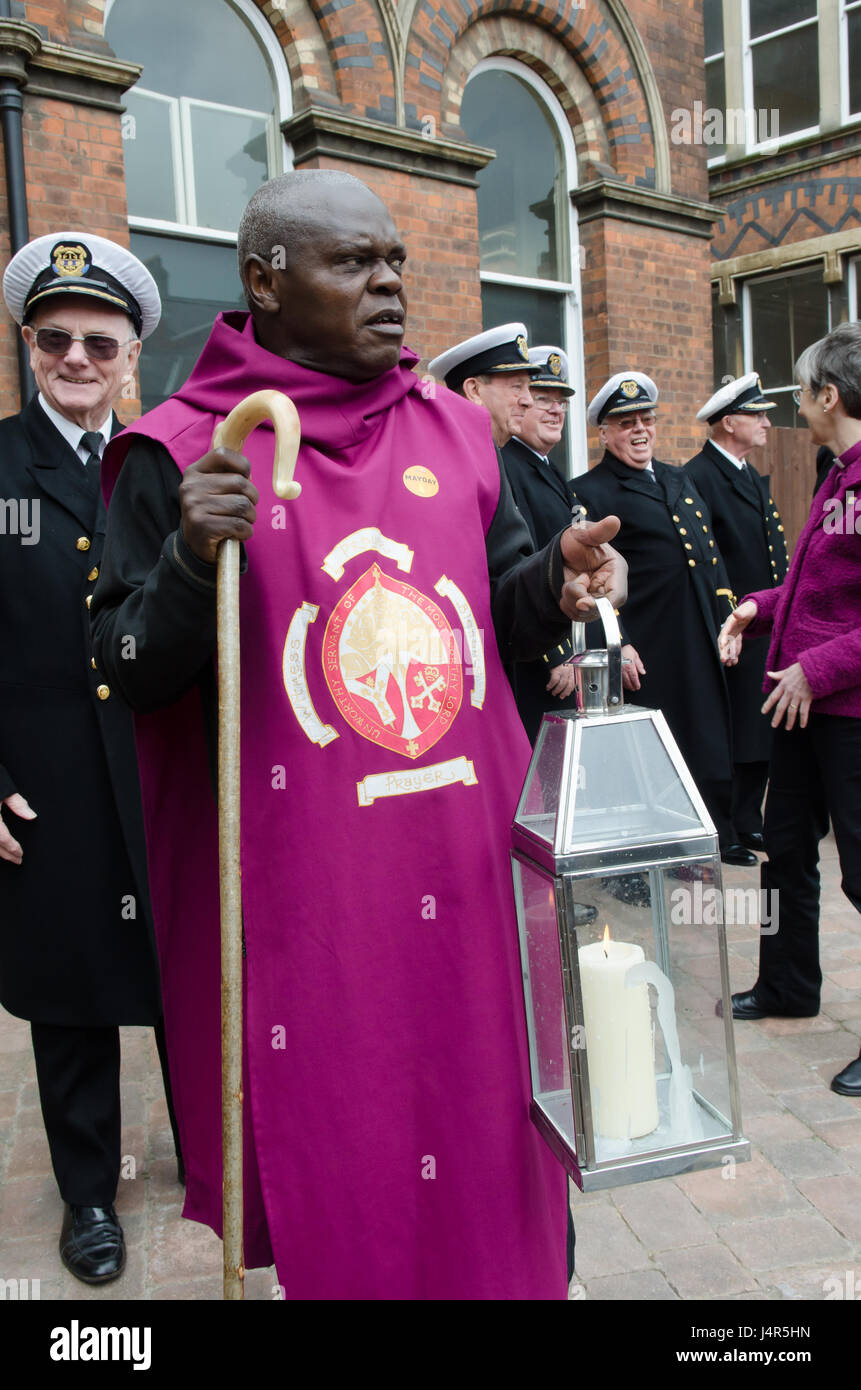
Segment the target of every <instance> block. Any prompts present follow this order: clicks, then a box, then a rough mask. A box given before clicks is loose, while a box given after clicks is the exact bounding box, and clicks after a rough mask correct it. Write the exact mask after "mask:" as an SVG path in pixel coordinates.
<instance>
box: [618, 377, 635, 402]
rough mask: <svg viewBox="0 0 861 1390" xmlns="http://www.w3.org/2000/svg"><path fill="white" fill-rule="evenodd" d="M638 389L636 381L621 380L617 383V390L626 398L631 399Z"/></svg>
mask: <svg viewBox="0 0 861 1390" xmlns="http://www.w3.org/2000/svg"><path fill="white" fill-rule="evenodd" d="M639 389H640V388H639V386H638V385H637V383H636V381H622V382H620V383H619V390H620V391H621V392H622V395H623V396H627V397H628V400H632V399H633V397H634V396H636V394H637V392H638V391H639Z"/></svg>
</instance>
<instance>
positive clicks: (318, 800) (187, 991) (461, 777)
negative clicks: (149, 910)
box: [107, 314, 566, 1299]
mask: <svg viewBox="0 0 861 1390" xmlns="http://www.w3.org/2000/svg"><path fill="white" fill-rule="evenodd" d="M416 360H417V359H416V358H415V356H414V355H413V354H412V353H410V352H408V351H406V350H405V351H404V353H403V356H402V360H401V363H400V365H399V366H398V367H396V368H394V369H393V370H391V371H388V372H386V373H385V374H384V375H383V376H381V377H378V378H377V379H376V380H374V381H371V382H367V383H352V382H349V381H346V380H344V379H342V378H339V377H330V376H327V375H324V374H322V373H319V372H314V371H310V370H308V369H306V368H303V367H299V366H297V365H296V364H294V363H292V362H288V361H285V360H283V359H281V358H279V357H276V356H273V355H272V354H270V353H268V352H266V351H265V350H264V349H263V348H261V347H260V346H259V345H258V344H257V342H256V341H255V339H254V336H253V333H252V329H251V322H250V319H248V318H247V317H246V316H244V315H237V314H231V315H228V316H224V317H220V318H219V319H218V320H217V322H216V324H215V326H214V328H213V332H212V335H211V337H210V339H209V341H208V343H207V345H206V347H205V348H204V350H203V353H202V355H201V357H200V359H199V361H198V363H197V365H196V366H195V369H194V371H193V373H192V375H191V377H190V378H189V380H188V381H187V382H186V384H185V385H184V386H183V387H182V389H181V390H180V391H179V392H178V393H177V395H175V396H174V397H172V398H171V399H170V400H168V401H167V402H165V404H164V405H162V406H160V407H159V408H158V409H156V410H154V411H153V412H152V413H150V414H149V415H147V416H145V417H144V418H143V419H142V420H141V421H140V422H139V423H138V424H137V425H135V426H134V427H132V428H131V429H129V430H127V431H126V432H125V433H124V434H123V435H122V436H120V438H119V440H118V441H117V443H116V445H115V446H114V448H113V452H112V454H111V456H110V461H109V465H108V469H107V472H108V475H109V480H108V486H109V487H110V486H111V484H112V481H113V480H114V479H115V478H116V475H117V473H118V471H119V467H120V465H121V462H122V459H123V457H124V455H125V452H126V450H127V449H128V447H129V445H131V444H132V443H133V442H134V439H135V436H139V435H144V436H146V437H148V438H150V439H154V440H159V441H160V442H161V443H163V444H164V445H165V447H166V448H167V449H168V450H169V452H170V454H171V455H172V457H173V458H174V460H175V461H176V464H177V466H178V467H179V469H181V470H184V469H185V468H186V467H187V466H188V465H189V464H190V463H192V462H193V461H194V460H195V459H198V458H200V457H201V456H202V455H203V454H205V453H206V452H207V450H208V449H209V447H210V440H211V437H212V431H213V427H214V425H215V424H216V423H217V421H218V420H219V419H221V418H223V417H224V415H225V414H226V413H227V411H228V410H229V409H230V408H231V407H232V406H233V405H235V404H236V403H237V402H238V401H239V400H240V399H241V398H242V397H244V396H246V395H247V394H249V393H250V392H252V391H256V390H259V389H262V388H273V387H274V388H277V389H280V390H283V391H285V392H287V393H288V394H289V395H290V396H291V397H292V399H293V400H294V402H295V404H296V406H297V409H298V411H299V416H300V419H301V423H302V435H303V443H302V447H301V450H300V454H299V460H298V464H297V467H296V479H297V481H298V482H300V483H301V485H302V495H301V497H300V498H299V499H298V500H297V501H295V502H287V503H285V502H282V501H280V500H279V499H278V498H277V497H276V496H275V495H274V493H273V492H272V454H273V435H272V432H271V430H270V429H268V428H266V427H263V428H261V429H258V430H257V431H255V433H254V434H252V435H251V436H250V438H249V439H248V442H247V444H246V446H245V452H246V454H247V456H248V458H249V459H250V461H251V467H252V476H253V479H254V482H255V484H256V486H257V487H258V488H259V490H260V494H261V500H260V503H259V505H258V508H257V523H256V526H255V530H254V535H253V537H252V539H251V540H250V541H249V542H248V545H247V554H248V569H247V572H246V573H245V574H244V575H243V577H242V581H241V585H240V588H241V624H242V897H243V912H244V929H245V943H246V960H245V965H246V995H247V999H246V1013H245V1040H246V1067H247V1084H246V1096H247V1104H246V1108H245V1112H246V1142H245V1163H246V1178H245V1199H246V1263H247V1264H248V1265H261V1264H267V1263H269V1262H271V1260H272V1259H273V1257H274V1261H275V1264H276V1266H277V1270H278V1280H279V1282H280V1283H281V1284H282V1285H283V1288H284V1292H285V1296H286V1297H287V1298H301V1299H330V1298H334V1299H362V1298H367V1299H555V1298H564V1296H565V1287H566V1271H565V1193H566V1184H565V1177H564V1174H563V1171H562V1169H561V1167H559V1165H558V1164H557V1163H556V1161H555V1160H554V1159H553V1157H552V1156H551V1154H550V1152H549V1150H548V1149H547V1148H546V1146H545V1145H544V1143H543V1141H542V1140H541V1138H540V1137H539V1135H538V1133H537V1131H536V1130H535V1129H534V1128H533V1126H532V1125H531V1123H530V1121H529V1115H528V1108H529V1097H530V1087H529V1072H528V1060H527V1049H526V1032H525V1025H524V1017H523V997H522V991H521V982H520V967H519V960H518V950H517V932H516V925H515V915H514V904H513V896H512V886H511V876H510V868H509V859H508V843H509V829H510V825H511V821H512V817H513V813H514V809H515V805H516V801H517V797H518V793H519V790H520V787H521V783H522V780H523V777H524V774H525V771H526V767H527V764H528V760H529V745H528V742H527V739H526V736H525V734H524V732H523V729H522V726H521V724H520V721H519V719H518V715H517V710H516V708H515V705H514V700H513V698H512V694H511V691H510V688H509V685H508V682H507V680H506V677H505V675H504V672H503V669H502V665H501V662H500V658H499V654H498V651H497V646H496V641H495V638H494V633H493V626H492V623H491V614H490V599H489V581H488V572H487V562H486V554H485V533H486V532H487V529H488V527H489V525H490V522H491V519H492V517H493V515H494V511H495V509H496V506H497V501H498V496H499V485H500V484H499V472H498V465H497V457H496V453H495V450H494V447H493V443H492V440H491V434H490V426H489V420H488V418H487V417H486V416H484V415H483V413H482V412H479V411H478V410H476V409H475V407H473V406H471V405H469V404H467V403H466V402H465V401H462V400H461V399H459V398H458V397H456V396H454V395H452V394H451V393H450V392H447V391H444V390H443V389H442V388H438V387H435V386H428V384H426V383H423V382H422V381H421V380H420V379H419V378H418V377H417V376H416V375H415V373H414V372H413V371H412V370H411V368H412V366H413V364H414V363H415V361H416ZM136 726H137V738H138V751H139V756H140V761H141V773H142V786H143V796H144V806H145V817H146V829H147V839H148V850H149V865H150V873H151V886H152V897H153V905H154V911H155V920H156V927H157V932H158V941H159V951H160V957H161V966H162V973H163V980H164V1002H165V1014H166V1024H167V1037H168V1045H169V1050H170V1058H171V1074H172V1078H173V1083H174V1091H175V1098H176V1107H177V1111H178V1117H179V1125H180V1131H181V1137H182V1146H183V1153H184V1157H185V1161H186V1167H187V1173H188V1187H187V1198H186V1204H185V1211H184V1215H185V1216H187V1217H190V1218H192V1219H193V1220H197V1221H202V1222H205V1223H206V1224H208V1225H210V1226H212V1227H213V1229H215V1230H216V1231H219V1232H220V1228H221V1131H220V1123H221V1121H220V1025H219V926H218V923H219V904H218V851H217V834H216V810H215V805H214V801H213V798H212V793H211V790H210V777H209V770H208V762H207V749H206V746H205V737H204V729H203V721H202V719H201V705H200V696H199V693H198V691H197V689H194V690H192V691H190V692H189V693H188V694H187V695H186V696H185V697H184V698H183V699H182V700H180V701H179V702H177V703H176V704H174V705H171V706H169V707H167V708H165V709H163V710H161V711H159V712H157V713H155V714H147V715H139V716H137V720H136Z"/></svg>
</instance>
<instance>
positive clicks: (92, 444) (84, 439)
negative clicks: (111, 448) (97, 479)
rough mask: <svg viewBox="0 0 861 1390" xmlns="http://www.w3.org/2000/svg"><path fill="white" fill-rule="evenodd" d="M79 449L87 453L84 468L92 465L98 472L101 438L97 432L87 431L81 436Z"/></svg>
mask: <svg viewBox="0 0 861 1390" xmlns="http://www.w3.org/2000/svg"><path fill="white" fill-rule="evenodd" d="M80 447H81V448H82V449H86V450H87V451H88V455H89V457H88V458H87V461H86V467H87V468H90V467H91V466H92V465H93V464H95V465H96V472H98V470H99V466H100V464H101V461H102V453H101V449H102V436H101V434H100V433H99V431H98V430H87V431H86V432H85V433H84V434H82V435H81V440H80Z"/></svg>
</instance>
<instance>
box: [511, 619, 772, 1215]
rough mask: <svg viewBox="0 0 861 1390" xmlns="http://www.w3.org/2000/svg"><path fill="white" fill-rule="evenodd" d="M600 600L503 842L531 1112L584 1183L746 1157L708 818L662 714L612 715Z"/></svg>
mask: <svg viewBox="0 0 861 1390" xmlns="http://www.w3.org/2000/svg"><path fill="white" fill-rule="evenodd" d="M598 607H599V610H600V612H601V617H602V619H603V623H604V631H605V635H606V641H607V647H606V649H605V650H599V651H588V652H582V651H581V652H580V653H579V654H578V655H577V656H575V658H574V662H575V666H576V680H577V697H578V698H577V703H578V706H579V708H578V709H577V711H576V712H575V711H565V712H561V713H559V714H546V715H545V716H544V719H543V722H542V724H541V729H540V731H539V734H538V740H537V742H536V745H535V749H534V752H533V755H532V761H531V763H530V765H529V772H528V774H527V777H526V782H525V785H524V788H523V792H522V794H521V797H520V802H519V805H518V807H517V814H516V817H515V821H514V827H513V830H512V849H511V859H512V868H513V872H514V890H515V897H516V902H517V920H518V928H519V934H520V951H521V962H522V968H523V989H524V999H525V1004H526V1019H527V1028H528V1033H529V1056H530V1067H531V1073H532V1097H533V1098H532V1105H531V1114H532V1119H533V1121H534V1123H535V1124H536V1125H537V1126H538V1128H539V1129H540V1130H541V1132H542V1134H543V1135H544V1137H545V1139H546V1140H547V1142H548V1144H549V1145H550V1147H551V1149H552V1150H553V1152H554V1153H555V1154H556V1156H557V1158H559V1159H560V1161H561V1162H562V1163H563V1164H564V1166H565V1168H566V1169H567V1171H568V1172H569V1173H570V1174H571V1176H572V1177H573V1179H574V1181H575V1182H576V1183H577V1184H578V1186H579V1187H581V1188H582V1189H583V1190H584V1191H591V1190H593V1189H596V1188H600V1187H615V1186H618V1185H622V1184H624V1183H630V1182H640V1181H644V1180H646V1179H648V1178H656V1177H665V1176H667V1175H669V1174H674V1173H682V1172H687V1171H690V1170H691V1169H695V1168H708V1167H714V1166H718V1165H720V1164H721V1163H722V1162H724V1161H725V1160H726V1159H727V1157H728V1156H733V1157H734V1158H735V1160H737V1161H740V1160H744V1159H747V1158H749V1157H750V1146H749V1144H748V1142H747V1140H745V1139H744V1138H743V1137H742V1133H741V1112H740V1106H739V1094H738V1074H737V1070H736V1061H735V1048H734V1043H733V1032H732V1009H731V1003H730V987H729V971H728V966H727V953H726V932H725V926H724V913H723V892H722V883H721V864H720V855H719V853H718V847H717V836H716V834H715V829H714V825H713V823H712V821H711V819H710V817H709V814H708V811H707V810H706V808H705V805H704V803H703V801H702V798H701V797H700V794H699V792H698V791H697V788H696V785H695V783H694V781H693V779H692V777H691V775H690V773H689V771H688V769H687V767H686V766H685V763H684V761H683V759H682V756H681V754H680V752H679V750H678V747H677V746H676V743H675V740H674V739H673V736H672V734H671V733H670V731H669V728H668V727H667V722H666V720H665V719H664V717H663V715H662V714H661V713H659V712H658V711H656V710H648V709H642V708H639V707H637V706H632V707H629V708H627V709H626V708H625V706H624V701H623V697H622V656H621V648H620V637H619V627H618V623H617V622H616V617H615V614H614V611H613V608H612V606H611V605H610V604H609V603H608V602H607V600H606V599H599V600H598ZM578 629H579V631H578ZM581 634H582V625H575V650H576V648H577V646H578V645H581V644H580V643H578V640H577V639H578V637H580V635H581ZM717 998H720V999H722V1001H723V1016H722V1017H719V1016H718V1015H717V1014H716V1011H715V1000H716V999H717Z"/></svg>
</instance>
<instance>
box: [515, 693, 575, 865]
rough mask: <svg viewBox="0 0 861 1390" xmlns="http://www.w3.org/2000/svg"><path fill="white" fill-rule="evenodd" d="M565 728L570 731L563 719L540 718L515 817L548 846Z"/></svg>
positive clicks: (556, 807) (561, 782) (559, 784)
mask: <svg viewBox="0 0 861 1390" xmlns="http://www.w3.org/2000/svg"><path fill="white" fill-rule="evenodd" d="M569 731H571V732H573V731H572V730H571V726H570V724H569V723H568V722H567V721H566V720H563V719H545V720H544V721H543V723H542V725H541V728H540V729H539V731H538V739H537V742H536V744H535V752H534V753H533V755H532V762H531V763H530V767H529V773H528V775H527V778H526V784H525V786H524V788H523V792H522V793H521V797H520V805H519V806H518V808H517V815H516V817H515V820H516V822H517V824H518V825H522V826H523V828H524V829H525V830H528V831H529V832H530V834H532V835H537V836H538V837H539V839H541V840H543V841H544V842H545V844H547V845H550V846H552V844H553V842H554V838H555V835H556V816H557V812H558V810H559V794H560V791H561V789H562V787H563V785H564V779H563V775H562V774H563V765H564V760H565V742H566V738H567V736H568V733H569Z"/></svg>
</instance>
